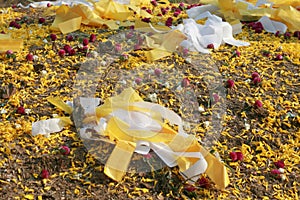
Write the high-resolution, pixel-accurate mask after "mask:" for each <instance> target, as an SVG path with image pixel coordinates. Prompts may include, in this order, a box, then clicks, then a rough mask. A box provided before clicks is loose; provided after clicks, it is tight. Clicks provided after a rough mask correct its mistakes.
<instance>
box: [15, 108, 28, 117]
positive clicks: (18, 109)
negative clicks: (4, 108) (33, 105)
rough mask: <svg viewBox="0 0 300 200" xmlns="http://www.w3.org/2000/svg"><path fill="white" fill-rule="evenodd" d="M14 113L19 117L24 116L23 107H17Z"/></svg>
mask: <svg viewBox="0 0 300 200" xmlns="http://www.w3.org/2000/svg"><path fill="white" fill-rule="evenodd" d="M16 113H17V114H20V115H25V114H26V112H25V108H24V107H23V106H20V107H18V108H17V111H16Z"/></svg>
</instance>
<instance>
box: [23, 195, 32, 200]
mask: <svg viewBox="0 0 300 200" xmlns="http://www.w3.org/2000/svg"><path fill="white" fill-rule="evenodd" d="M24 198H25V199H29V200H31V199H34V195H33V194H26V195H24Z"/></svg>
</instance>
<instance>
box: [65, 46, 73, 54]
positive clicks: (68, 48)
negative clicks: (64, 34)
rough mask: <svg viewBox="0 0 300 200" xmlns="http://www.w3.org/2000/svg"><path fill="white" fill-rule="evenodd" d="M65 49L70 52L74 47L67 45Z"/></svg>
mask: <svg viewBox="0 0 300 200" xmlns="http://www.w3.org/2000/svg"><path fill="white" fill-rule="evenodd" d="M64 50H65V51H66V52H67V53H68V54H69V53H70V52H71V50H72V47H71V46H70V45H65V46H64Z"/></svg>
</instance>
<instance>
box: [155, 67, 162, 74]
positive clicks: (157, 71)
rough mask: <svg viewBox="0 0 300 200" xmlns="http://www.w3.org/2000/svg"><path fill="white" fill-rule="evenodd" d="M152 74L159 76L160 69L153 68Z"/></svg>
mask: <svg viewBox="0 0 300 200" xmlns="http://www.w3.org/2000/svg"><path fill="white" fill-rule="evenodd" d="M154 74H155V75H156V76H160V74H161V69H158V68H157V69H155V70H154Z"/></svg>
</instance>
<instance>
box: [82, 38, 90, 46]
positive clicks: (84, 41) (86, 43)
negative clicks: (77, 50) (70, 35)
mask: <svg viewBox="0 0 300 200" xmlns="http://www.w3.org/2000/svg"><path fill="white" fill-rule="evenodd" d="M82 44H83V46H86V45H88V44H89V40H88V39H87V38H84V39H83V40H82Z"/></svg>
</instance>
